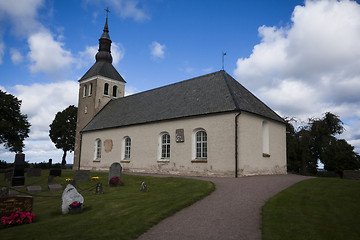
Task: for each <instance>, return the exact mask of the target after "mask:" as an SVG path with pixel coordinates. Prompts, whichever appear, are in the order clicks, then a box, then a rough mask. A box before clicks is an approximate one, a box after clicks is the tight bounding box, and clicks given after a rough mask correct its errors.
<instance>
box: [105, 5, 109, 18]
mask: <svg viewBox="0 0 360 240" xmlns="http://www.w3.org/2000/svg"><path fill="white" fill-rule="evenodd" d="M104 10H105V11H106V18H108V16H109V12H110V10H109V7H107V8H106V9H104Z"/></svg>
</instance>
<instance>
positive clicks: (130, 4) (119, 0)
mask: <svg viewBox="0 0 360 240" xmlns="http://www.w3.org/2000/svg"><path fill="white" fill-rule="evenodd" d="M109 2H110V3H111V6H113V7H114V8H115V11H116V12H117V13H119V14H120V17H122V18H132V19H134V20H135V21H143V20H147V19H150V16H149V15H148V14H146V12H145V9H143V8H141V7H140V6H139V1H138V0H110V1H109Z"/></svg>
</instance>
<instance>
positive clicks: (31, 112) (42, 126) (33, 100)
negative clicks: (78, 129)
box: [14, 81, 79, 140]
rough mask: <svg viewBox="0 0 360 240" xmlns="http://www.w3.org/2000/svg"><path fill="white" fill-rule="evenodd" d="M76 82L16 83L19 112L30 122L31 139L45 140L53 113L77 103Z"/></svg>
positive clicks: (47, 136)
mask: <svg viewBox="0 0 360 240" xmlns="http://www.w3.org/2000/svg"><path fill="white" fill-rule="evenodd" d="M78 88H79V87H78V84H77V83H76V82H74V81H64V82H58V83H49V84H38V83H36V84H33V85H30V86H25V85H16V86H15V87H14V95H15V96H16V97H17V98H18V99H20V100H22V104H21V112H22V113H25V114H27V115H28V120H29V122H30V123H31V128H30V130H31V132H30V139H31V140H47V139H48V138H49V125H50V124H51V123H52V121H53V119H54V117H55V114H56V113H57V112H59V111H62V110H64V109H65V108H67V107H68V106H69V105H77V96H78Z"/></svg>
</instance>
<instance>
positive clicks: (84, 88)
mask: <svg viewBox="0 0 360 240" xmlns="http://www.w3.org/2000/svg"><path fill="white" fill-rule="evenodd" d="M86 92H87V85H86V84H84V86H83V98H84V97H86Z"/></svg>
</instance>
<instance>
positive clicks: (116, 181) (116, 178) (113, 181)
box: [109, 177, 120, 185]
mask: <svg viewBox="0 0 360 240" xmlns="http://www.w3.org/2000/svg"><path fill="white" fill-rule="evenodd" d="M119 182H120V178H119V177H113V178H110V180H109V183H110V184H112V185H118V184H119Z"/></svg>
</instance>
